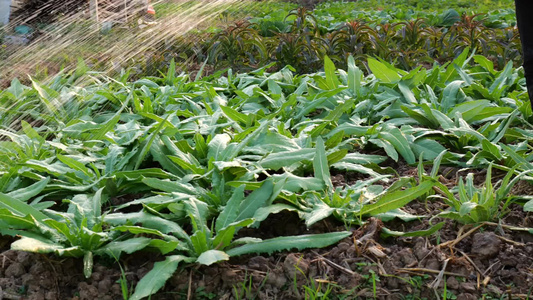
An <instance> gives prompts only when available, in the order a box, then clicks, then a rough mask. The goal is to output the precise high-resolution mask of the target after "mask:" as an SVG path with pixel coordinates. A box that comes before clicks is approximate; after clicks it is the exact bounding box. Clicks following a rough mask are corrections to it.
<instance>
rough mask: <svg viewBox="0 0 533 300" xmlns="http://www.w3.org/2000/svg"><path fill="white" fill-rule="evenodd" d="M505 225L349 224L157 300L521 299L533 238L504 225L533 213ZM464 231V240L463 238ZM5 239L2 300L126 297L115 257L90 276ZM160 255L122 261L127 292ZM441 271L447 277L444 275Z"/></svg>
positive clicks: (169, 287) (287, 226) (286, 220)
mask: <svg viewBox="0 0 533 300" xmlns="http://www.w3.org/2000/svg"><path fill="white" fill-rule="evenodd" d="M441 209H443V205H442V204H439V203H436V202H429V203H424V202H412V203H410V204H409V205H408V206H407V207H406V208H405V210H406V211H408V212H410V213H413V214H418V215H434V214H435V213H437V212H438V211H439V210H441ZM436 221H437V220H433V223H436ZM502 225H504V226H501V227H498V226H490V225H487V226H484V227H482V228H477V229H475V230H472V231H470V230H471V229H472V228H473V226H460V225H457V224H456V223H454V222H451V221H447V222H446V225H445V226H444V227H443V228H442V229H441V230H440V231H439V233H438V234H437V235H433V236H431V237H427V238H423V237H417V238H404V237H401V238H386V239H382V238H380V237H379V230H380V228H381V226H383V223H381V221H379V220H377V219H370V220H369V221H368V222H367V225H366V226H364V227H362V228H352V230H353V236H351V237H350V238H347V239H345V240H343V241H341V242H340V243H339V244H337V245H335V246H333V247H330V248H327V249H313V250H307V251H302V252H299V253H277V254H274V255H271V256H243V257H237V258H233V259H231V260H230V261H229V262H227V263H223V264H219V265H216V266H210V267H199V268H198V267H195V266H189V267H187V268H183V269H181V270H180V271H178V272H177V273H176V274H174V276H173V277H172V278H171V279H170V280H169V281H168V282H167V284H166V286H165V288H164V289H163V290H162V291H160V292H159V293H157V294H156V295H155V296H153V297H152V299H304V298H305V297H306V295H307V296H309V291H307V294H306V288H305V287H307V288H310V289H312V290H315V291H321V292H322V293H324V292H326V291H327V290H328V289H329V290H330V292H331V294H330V296H327V297H326V298H325V299H358V298H373V297H377V298H378V299H424V298H426V299H437V297H442V295H443V289H444V286H445V285H446V289H447V293H448V295H450V294H453V295H455V296H456V297H457V299H480V298H482V297H483V296H485V297H487V296H491V297H497V298H500V297H501V296H502V295H504V294H509V295H510V296H511V297H512V299H525V297H526V296H527V294H528V293H530V292H531V288H532V287H533V261H532V260H531V257H533V235H532V234H530V233H527V232H521V231H514V230H509V229H507V227H506V226H507V225H508V226H516V227H522V228H524V227H526V228H527V227H533V216H532V215H531V214H530V213H524V212H523V210H522V208H521V206H519V205H512V206H511V211H510V212H509V213H508V214H507V215H506V216H505V217H504V219H503V220H502ZM385 226H387V227H388V228H390V229H392V230H397V231H414V230H421V229H426V228H428V227H429V221H428V220H427V219H422V220H420V221H414V222H409V223H404V222H401V221H391V222H388V223H386V224H385ZM344 229H345V227H344V226H343V225H342V224H338V223H337V222H335V221H334V220H327V221H324V222H321V223H319V224H318V225H315V226H313V227H312V228H310V229H309V230H307V229H306V228H305V225H304V224H303V223H302V222H300V221H299V220H298V218H297V215H295V214H292V213H281V214H277V215H274V216H272V217H271V218H269V219H267V220H266V221H264V222H263V223H262V225H261V227H260V229H259V231H256V234H257V235H258V236H260V237H262V238H269V237H274V236H280V235H294V234H303V233H309V232H311V233H318V232H329V231H338V230H344ZM243 233H244V232H243ZM250 233H251V232H248V233H246V235H249V234H250ZM461 234H462V235H464V238H462V239H458V236H461ZM0 241H1V242H0V246H1V247H2V248H1V251H2V254H0V299H122V291H121V287H120V284H119V279H120V278H121V271H120V267H119V266H118V264H117V263H116V262H114V261H113V260H110V259H106V258H97V259H96V263H95V268H94V272H93V274H92V276H91V278H89V279H85V278H84V276H83V272H82V268H83V266H82V261H81V259H72V258H59V257H56V256H54V255H40V254H31V253H25V252H17V251H12V250H7V248H8V246H9V243H10V242H11V240H10V239H9V238H7V237H4V238H1V239H0ZM450 241H455V242H457V243H453V244H452V243H451V242H450ZM447 242H448V243H447ZM162 259H163V257H161V256H159V255H154V254H152V253H137V254H134V255H129V256H124V257H122V259H121V261H120V263H121V265H122V267H123V268H124V272H125V273H124V274H125V276H126V279H127V284H128V286H130V287H131V286H132V285H133V286H134V285H135V284H136V283H137V282H138V280H139V279H140V278H142V277H143V276H144V274H146V273H147V272H148V271H149V270H150V269H151V268H152V266H153V264H154V262H157V261H160V260H162ZM442 272H444V273H442ZM439 273H442V274H443V275H444V276H442V277H440V278H439ZM130 290H131V288H130ZM333 295H336V296H333ZM437 295H438V296H437ZM409 297H410V298H409ZM486 299H490V298H486ZM506 299H507V298H506Z"/></svg>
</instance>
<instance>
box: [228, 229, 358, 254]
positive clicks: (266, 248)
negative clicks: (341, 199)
mask: <svg viewBox="0 0 533 300" xmlns="http://www.w3.org/2000/svg"><path fill="white" fill-rule="evenodd" d="M351 234H352V233H351V232H349V231H341V232H331V233H321V234H309V235H299V236H284V237H277V238H273V239H268V240H264V241H261V242H258V243H253V244H247V245H243V246H240V247H236V248H233V249H230V250H228V251H226V253H227V254H228V255H229V256H238V255H243V254H252V253H268V254H270V253H273V252H276V251H283V250H290V249H294V248H296V249H298V250H302V249H309V248H322V247H327V246H329V245H332V244H335V243H337V242H338V241H340V240H342V239H344V238H347V237H349V236H350V235H351Z"/></svg>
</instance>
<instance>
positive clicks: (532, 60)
mask: <svg viewBox="0 0 533 300" xmlns="http://www.w3.org/2000/svg"><path fill="white" fill-rule="evenodd" d="M515 6H516V20H517V21H518V31H519V32H520V40H521V41H522V52H523V53H524V56H523V60H524V71H525V74H526V84H527V92H528V94H529V101H531V107H533V15H532V14H533V0H515Z"/></svg>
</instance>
